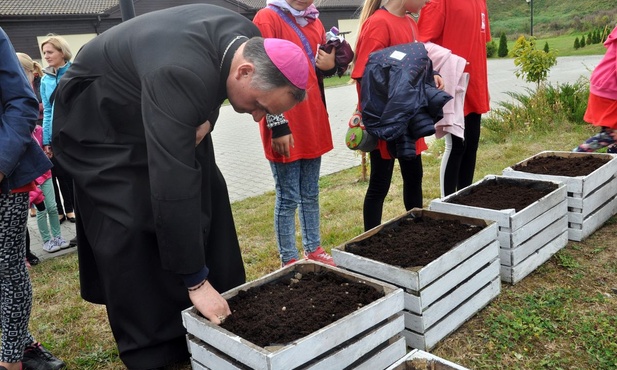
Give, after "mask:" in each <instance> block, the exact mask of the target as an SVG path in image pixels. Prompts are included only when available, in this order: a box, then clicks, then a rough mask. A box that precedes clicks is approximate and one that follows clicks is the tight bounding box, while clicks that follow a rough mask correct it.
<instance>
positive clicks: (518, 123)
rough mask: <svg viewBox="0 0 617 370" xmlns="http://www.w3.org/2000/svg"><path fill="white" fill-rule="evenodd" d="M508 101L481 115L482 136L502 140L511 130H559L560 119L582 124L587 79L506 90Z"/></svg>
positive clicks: (498, 141)
mask: <svg viewBox="0 0 617 370" xmlns="http://www.w3.org/2000/svg"><path fill="white" fill-rule="evenodd" d="M507 95H508V96H510V98H512V99H511V101H506V102H501V103H500V105H499V107H497V108H493V109H492V110H491V112H490V113H489V114H487V115H486V116H484V117H483V118H482V137H483V140H486V141H489V142H496V143H503V142H506V141H507V140H508V138H510V137H512V135H513V134H526V133H530V134H531V133H540V132H542V133H543V132H551V130H561V129H564V128H563V127H561V126H562V125H563V122H571V123H573V124H583V123H584V121H583V115H584V114H585V109H586V108H587V98H588V97H589V82H588V81H587V80H579V81H578V82H576V83H574V84H568V83H566V84H557V85H551V84H548V85H543V86H541V87H540V88H539V89H536V90H533V89H529V88H528V89H526V90H525V92H524V93H514V92H509V93H507Z"/></svg>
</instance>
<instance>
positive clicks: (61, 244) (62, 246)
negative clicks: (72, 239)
mask: <svg viewBox="0 0 617 370" xmlns="http://www.w3.org/2000/svg"><path fill="white" fill-rule="evenodd" d="M53 241H54V243H55V244H56V245H57V246H58V247H60V249H66V248H68V247H69V246H70V244H69V242H67V241H66V240H64V238H63V237H61V236H56V237H55V238H53Z"/></svg>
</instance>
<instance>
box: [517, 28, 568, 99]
mask: <svg viewBox="0 0 617 370" xmlns="http://www.w3.org/2000/svg"><path fill="white" fill-rule="evenodd" d="M512 56H514V65H515V66H516V67H517V69H516V71H514V74H515V75H516V77H519V78H522V79H524V80H525V81H527V82H535V83H536V86H537V87H538V88H539V87H540V84H541V83H542V82H544V81H546V78H547V76H548V71H549V70H550V69H551V67H553V66H554V65H555V64H557V53H556V52H555V51H549V52H545V51H544V50H537V49H536V39H535V38H534V37H531V38H529V40H528V39H526V38H525V36H520V37H519V38H518V40H516V42H515V43H514V47H513V48H512Z"/></svg>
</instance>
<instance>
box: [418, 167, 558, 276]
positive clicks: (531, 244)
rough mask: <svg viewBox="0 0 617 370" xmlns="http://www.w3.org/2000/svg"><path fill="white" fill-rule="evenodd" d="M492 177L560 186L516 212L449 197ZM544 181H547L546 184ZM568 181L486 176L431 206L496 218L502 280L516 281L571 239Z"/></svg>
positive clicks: (463, 214)
mask: <svg viewBox="0 0 617 370" xmlns="http://www.w3.org/2000/svg"><path fill="white" fill-rule="evenodd" d="M488 181H515V182H523V183H526V184H528V185H532V186H535V185H537V186H544V185H545V183H553V184H556V185H557V189H555V190H554V191H552V192H550V193H549V194H547V195H545V196H544V197H542V198H540V199H539V200H537V201H535V202H534V203H532V204H530V205H529V206H527V207H525V208H524V209H522V210H520V211H518V212H516V211H515V210H514V209H504V210H494V209H488V208H481V207H472V206H466V205H461V204H455V203H450V202H449V200H450V199H452V198H453V197H455V196H457V195H461V194H467V193H468V192H470V191H472V190H473V188H474V187H476V186H482V185H483V184H484V183H485V182H488ZM543 183H544V184H543ZM567 208H568V207H567V200H566V185H565V184H564V183H561V182H551V181H540V180H529V179H516V178H509V177H504V176H494V175H490V176H486V177H485V178H484V179H482V180H480V181H478V182H476V183H475V184H472V185H470V186H468V187H466V188H464V189H461V190H459V191H457V192H456V193H454V194H450V195H449V196H447V197H445V198H442V199H435V200H433V201H431V202H430V203H429V209H431V210H434V211H439V212H444V213H451V214H456V215H460V216H467V217H478V218H482V219H485V220H492V221H495V222H496V223H497V226H498V228H499V234H498V240H499V244H500V251H499V258H500V262H501V280H502V281H505V282H508V283H511V284H516V283H517V282H519V281H520V280H521V279H523V278H524V277H525V276H527V275H529V274H530V273H531V272H532V271H534V270H535V269H536V268H538V266H540V265H541V264H543V263H544V262H545V261H547V260H548V259H549V258H550V257H551V256H552V255H553V254H555V253H556V252H557V251H559V250H560V249H561V248H563V247H565V246H566V244H567V243H568V218H567Z"/></svg>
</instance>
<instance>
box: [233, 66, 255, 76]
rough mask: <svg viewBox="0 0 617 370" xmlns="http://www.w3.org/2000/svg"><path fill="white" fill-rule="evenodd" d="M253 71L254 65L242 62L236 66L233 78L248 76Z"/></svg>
mask: <svg viewBox="0 0 617 370" xmlns="http://www.w3.org/2000/svg"><path fill="white" fill-rule="evenodd" d="M254 71H255V67H254V66H253V64H252V63H248V62H245V63H242V64H240V65H239V66H238V68H236V73H235V78H236V79H238V80H239V79H241V78H245V77H250V76H251V75H252V74H253V72H254Z"/></svg>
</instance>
